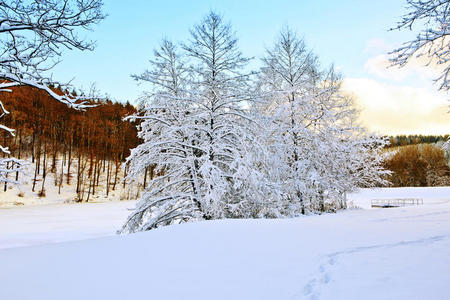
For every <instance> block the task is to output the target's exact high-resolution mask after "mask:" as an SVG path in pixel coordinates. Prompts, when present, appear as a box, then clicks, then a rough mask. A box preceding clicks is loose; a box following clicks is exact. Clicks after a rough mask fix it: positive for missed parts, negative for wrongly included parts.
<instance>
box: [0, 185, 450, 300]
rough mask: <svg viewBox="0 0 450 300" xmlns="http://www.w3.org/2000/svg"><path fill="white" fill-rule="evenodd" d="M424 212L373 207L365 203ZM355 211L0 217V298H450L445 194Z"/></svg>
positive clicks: (368, 195) (367, 194)
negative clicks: (132, 224)
mask: <svg viewBox="0 0 450 300" xmlns="http://www.w3.org/2000/svg"><path fill="white" fill-rule="evenodd" d="M411 197H414V198H422V199H423V200H424V205H418V206H407V207H400V208H389V209H382V208H379V209H371V208H370V200H371V199H375V198H376V199H380V198H411ZM348 198H349V200H350V201H351V202H353V206H354V207H359V208H354V209H350V210H347V211H340V212H338V213H336V214H324V215H313V216H305V217H301V218H294V219H264V220H218V221H204V222H199V223H187V224H182V225H174V226H168V227H163V228H160V229H157V230H152V231H149V232H141V233H136V234H131V235H122V236H117V235H115V230H116V229H118V228H119V227H120V225H121V224H122V223H123V221H124V219H125V218H126V216H127V215H128V214H129V213H130V211H129V210H128V209H132V208H133V206H134V204H135V202H133V201H122V202H119V201H117V202H106V203H83V204H52V205H36V206H26V205H25V206H20V207H13V208H2V209H0V248H1V250H0V266H1V268H0V283H1V284H0V285H1V288H0V299H5V300H19V299H20V300H25V299H33V300H35V299H42V300H44V299H45V300H49V299H108V300H113V299H143V298H148V299H448V283H449V282H450V251H449V249H450V187H442V188H396V189H394V188H389V189H372V190H361V191H360V192H358V193H354V194H350V195H349V196H348Z"/></svg>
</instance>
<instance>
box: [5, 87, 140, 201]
mask: <svg viewBox="0 0 450 300" xmlns="http://www.w3.org/2000/svg"><path fill="white" fill-rule="evenodd" d="M54 90H55V92H58V93H61V91H58V89H56V88H54ZM0 101H1V102H2V103H3V104H4V105H5V106H6V107H8V109H10V110H11V113H10V114H8V115H5V116H4V118H3V119H2V121H3V122H4V124H5V125H6V126H8V127H12V128H14V129H15V134H14V136H12V135H11V134H9V133H8V132H2V137H1V138H2V144H4V145H8V146H9V151H10V153H9V154H6V153H3V157H5V158H6V157H15V158H17V159H22V158H23V159H29V161H30V162H31V164H32V166H31V169H29V170H31V175H32V177H31V182H32V191H33V192H36V193H38V194H39V196H41V197H44V196H45V185H46V184H54V185H55V186H58V187H59V190H60V189H61V186H62V185H63V183H64V184H66V185H76V188H75V190H76V194H75V195H74V200H75V201H87V200H89V197H90V195H91V194H93V195H95V193H96V188H97V187H98V186H99V184H100V177H101V175H102V176H103V177H102V180H103V181H105V182H101V185H102V186H104V187H105V192H106V195H108V194H109V191H110V190H115V189H116V185H118V184H121V183H122V181H123V180H119V179H118V178H119V177H120V178H122V177H123V175H120V174H119V173H121V172H122V169H121V166H122V163H123V161H124V159H125V158H126V157H127V156H128V155H129V153H130V150H129V149H131V148H133V147H135V146H136V145H137V144H138V142H139V141H138V138H137V130H136V126H135V124H131V123H129V122H123V120H122V119H123V118H124V117H125V116H127V115H130V114H133V113H135V112H136V109H135V107H134V106H132V105H131V104H130V103H128V102H127V103H126V104H120V103H113V102H112V101H109V100H104V101H90V104H91V105H93V107H90V108H89V109H86V110H84V111H79V110H73V109H70V108H69V107H67V105H64V104H63V103H60V102H57V101H54V100H53V99H52V97H51V96H49V95H48V94H47V93H46V92H44V91H42V90H41V89H37V88H34V87H30V86H20V87H14V88H13V91H12V92H11V93H0ZM14 164H15V162H14V161H10V162H8V166H7V167H9V168H11V169H14V167H15V166H14ZM29 173H30V172H29ZM48 173H52V175H53V176H52V177H53V178H54V182H46V177H47V174H48ZM29 175H30V174H29ZM9 176H11V177H14V180H15V181H18V182H20V180H21V178H20V176H21V172H19V171H17V172H15V174H9ZM7 186H8V183H7V182H5V183H4V188H3V190H4V191H6V189H7Z"/></svg>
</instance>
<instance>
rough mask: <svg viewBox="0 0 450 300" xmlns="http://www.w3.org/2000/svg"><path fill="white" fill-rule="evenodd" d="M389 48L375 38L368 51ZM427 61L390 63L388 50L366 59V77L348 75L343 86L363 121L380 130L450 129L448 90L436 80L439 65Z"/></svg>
mask: <svg viewBox="0 0 450 300" xmlns="http://www.w3.org/2000/svg"><path fill="white" fill-rule="evenodd" d="M386 48H388V47H387V46H386V45H385V43H384V42H383V41H382V40H378V39H372V40H369V41H368V42H367V47H366V50H365V51H367V52H370V53H372V52H374V50H375V51H376V50H378V51H380V50H383V49H386ZM378 51H377V52H378ZM378 53H379V52H378ZM425 64H426V61H424V60H421V59H415V60H413V61H412V62H410V63H409V64H408V65H406V66H405V67H403V68H398V67H390V63H389V60H388V56H387V54H379V55H374V56H371V57H370V58H369V59H368V60H367V61H366V63H365V65H364V69H365V73H366V74H367V77H360V78H346V79H345V80H344V83H343V89H344V91H345V92H346V93H348V94H351V95H352V96H353V97H354V98H355V100H356V103H357V105H358V106H359V108H360V109H361V122H362V123H363V124H364V125H365V126H367V127H368V128H369V129H370V130H372V131H375V132H377V133H380V134H448V133H450V113H449V110H450V107H449V104H450V102H449V101H448V99H449V98H448V94H446V93H445V92H440V91H438V90H437V89H438V86H437V85H436V84H434V83H433V80H434V79H436V78H437V77H438V76H439V75H438V74H439V68H438V67H436V66H430V65H429V66H425Z"/></svg>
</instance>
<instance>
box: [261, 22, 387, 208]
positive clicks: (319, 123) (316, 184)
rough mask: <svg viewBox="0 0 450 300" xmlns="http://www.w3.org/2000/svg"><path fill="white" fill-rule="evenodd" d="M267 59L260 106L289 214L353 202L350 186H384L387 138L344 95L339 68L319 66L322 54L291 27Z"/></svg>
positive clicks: (283, 200) (284, 31)
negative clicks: (361, 120) (363, 121)
mask: <svg viewBox="0 0 450 300" xmlns="http://www.w3.org/2000/svg"><path fill="white" fill-rule="evenodd" d="M263 62H264V66H263V68H262V70H261V72H260V76H259V86H260V89H261V92H262V93H263V94H264V95H265V97H266V102H265V103H264V104H263V105H261V106H260V109H261V112H262V114H263V115H264V116H265V118H266V122H267V124H266V126H264V131H265V133H264V134H265V135H266V140H267V141H268V148H269V151H271V152H272V156H273V157H275V159H272V162H273V163H274V165H273V166H272V168H271V169H272V170H277V171H276V172H277V173H278V174H277V176H275V178H276V180H279V185H280V186H281V188H282V192H281V194H282V195H283V199H282V202H283V203H284V206H283V207H284V210H283V211H282V214H283V215H289V216H292V215H294V216H295V215H298V214H304V213H306V212H314V211H327V210H335V209H339V208H345V194H346V193H347V192H349V191H351V190H353V189H354V188H356V187H358V186H372V185H374V184H384V183H385V181H384V180H383V178H382V177H383V175H385V172H384V171H383V169H382V168H381V167H380V163H381V162H382V160H383V157H382V156H381V155H380V150H381V148H382V147H383V146H384V145H385V141H384V140H383V139H379V138H373V137H370V136H368V135H367V134H366V133H365V131H364V129H363V128H361V127H359V126H358V124H357V122H356V117H357V111H355V109H354V108H353V107H354V106H353V103H352V100H351V99H350V98H348V97H345V96H343V95H342V94H341V92H340V78H339V77H338V76H337V75H336V74H335V72H334V70H333V68H330V70H328V71H321V70H319V68H318V62H317V57H316V56H315V55H314V54H313V53H312V52H311V51H309V50H308V49H307V48H306V46H305V44H304V42H303V40H301V39H299V38H298V37H297V36H296V35H295V33H293V32H292V31H291V30H289V29H285V30H283V31H282V32H281V34H280V37H279V39H278V41H277V42H276V44H275V46H274V47H273V49H271V50H268V51H267V55H266V57H265V58H264V59H263ZM267 129H269V130H267Z"/></svg>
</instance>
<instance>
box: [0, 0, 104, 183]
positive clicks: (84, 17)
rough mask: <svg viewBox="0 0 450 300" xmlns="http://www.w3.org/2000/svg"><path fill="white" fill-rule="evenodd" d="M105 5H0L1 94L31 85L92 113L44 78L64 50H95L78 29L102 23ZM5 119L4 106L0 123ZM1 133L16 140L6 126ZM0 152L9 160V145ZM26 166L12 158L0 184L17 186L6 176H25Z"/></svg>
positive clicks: (38, 0) (89, 0) (16, 1)
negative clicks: (23, 170) (21, 172)
mask: <svg viewBox="0 0 450 300" xmlns="http://www.w3.org/2000/svg"><path fill="white" fill-rule="evenodd" d="M102 5H103V4H102V1H100V0H64V1H59V0H0V7H1V9H0V92H11V91H12V90H11V88H12V87H15V86H20V85H29V86H32V87H35V88H38V89H41V90H44V91H46V92H47V93H48V94H49V95H50V96H52V97H53V98H55V99H56V100H57V101H60V102H62V103H65V104H67V105H68V106H70V107H73V108H75V109H84V108H86V107H89V104H88V103H87V101H85V100H86V98H85V97H81V96H73V95H72V94H70V93H69V92H66V93H60V92H57V91H56V90H55V89H53V88H51V86H55V85H56V83H55V82H53V80H52V79H51V78H50V77H48V76H44V74H45V73H46V72H47V71H48V70H50V69H51V68H52V67H53V66H54V65H55V64H56V63H58V60H57V58H58V57H59V56H61V51H62V49H63V48H66V49H79V50H92V49H93V43H92V42H89V41H84V40H82V39H80V38H79V37H78V36H77V29H89V28H90V25H92V24H96V23H98V22H99V21H100V20H102V19H103V18H104V15H103V14H102V12H101V7H102ZM59 86H60V89H61V90H64V89H67V88H68V86H62V85H59ZM7 114H9V111H8V110H7V108H5V107H4V106H3V104H2V103H1V102H0V119H1V118H2V117H3V116H5V115H7ZM0 130H1V131H6V132H7V133H8V134H10V135H14V130H13V129H11V128H7V127H6V126H3V125H0ZM0 152H3V154H4V155H8V156H9V155H10V152H9V150H8V148H7V147H6V146H5V145H1V146H0ZM22 163H23V162H22V161H20V160H15V159H13V158H8V159H2V160H0V182H4V181H7V182H14V181H13V180H11V179H8V173H12V172H17V171H21V169H22V167H21V164H22Z"/></svg>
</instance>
